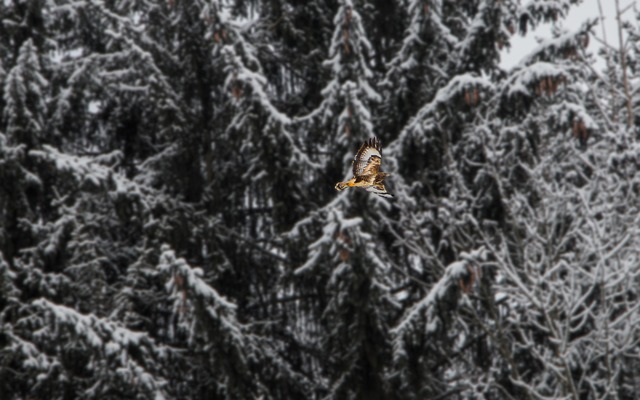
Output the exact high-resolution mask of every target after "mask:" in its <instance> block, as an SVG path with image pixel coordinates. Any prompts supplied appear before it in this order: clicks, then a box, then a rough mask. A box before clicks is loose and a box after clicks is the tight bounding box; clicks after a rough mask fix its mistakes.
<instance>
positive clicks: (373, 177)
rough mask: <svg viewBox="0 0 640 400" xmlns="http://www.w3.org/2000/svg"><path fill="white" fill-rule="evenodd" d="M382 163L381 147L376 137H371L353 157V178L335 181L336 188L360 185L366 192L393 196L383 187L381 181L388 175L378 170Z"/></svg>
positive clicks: (342, 188) (341, 188)
mask: <svg viewBox="0 0 640 400" xmlns="http://www.w3.org/2000/svg"><path fill="white" fill-rule="evenodd" d="M381 163H382V149H381V147H380V141H379V140H378V138H371V139H369V140H368V141H366V142H364V143H363V144H362V146H360V150H358V152H357V153H356V156H355V158H354V159H353V178H351V179H349V180H348V181H346V182H338V183H336V190H344V189H346V188H347V187H353V186H355V187H361V188H363V189H364V190H366V191H367V192H371V193H375V194H377V195H378V196H382V197H393V195H391V194H390V193H389V192H387V189H385V187H384V184H383V183H382V181H383V180H384V178H385V177H386V176H387V175H389V174H388V173H386V172H382V171H380V164H381Z"/></svg>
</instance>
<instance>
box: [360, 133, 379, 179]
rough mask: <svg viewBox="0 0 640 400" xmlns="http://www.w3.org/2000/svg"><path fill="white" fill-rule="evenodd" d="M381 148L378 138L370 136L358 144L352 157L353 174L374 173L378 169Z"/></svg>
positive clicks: (364, 174)
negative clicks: (358, 146)
mask: <svg viewBox="0 0 640 400" xmlns="http://www.w3.org/2000/svg"><path fill="white" fill-rule="evenodd" d="M381 161H382V149H381V148H380V141H379V140H378V138H371V139H369V140H367V141H366V142H364V143H363V144H362V146H360V150H358V152H357V153H356V156H355V158H354V159H353V176H355V177H356V178H358V177H361V176H367V175H375V174H377V173H378V170H379V169H380V163H381Z"/></svg>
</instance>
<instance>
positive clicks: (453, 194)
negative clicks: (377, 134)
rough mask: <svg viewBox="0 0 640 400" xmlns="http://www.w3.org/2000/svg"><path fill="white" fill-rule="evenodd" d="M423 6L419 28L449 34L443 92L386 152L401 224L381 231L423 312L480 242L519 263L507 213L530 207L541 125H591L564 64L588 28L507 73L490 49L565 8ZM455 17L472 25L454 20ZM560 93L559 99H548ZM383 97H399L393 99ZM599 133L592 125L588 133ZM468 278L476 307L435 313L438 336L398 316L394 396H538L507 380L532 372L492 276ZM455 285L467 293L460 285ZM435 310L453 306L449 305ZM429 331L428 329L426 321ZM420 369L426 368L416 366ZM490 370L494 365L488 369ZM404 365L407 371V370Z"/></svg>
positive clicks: (574, 71) (392, 222)
mask: <svg viewBox="0 0 640 400" xmlns="http://www.w3.org/2000/svg"><path fill="white" fill-rule="evenodd" d="M429 3H430V6H437V7H428V8H427V9H425V8H424V7H422V8H421V9H420V12H422V13H423V14H425V13H426V12H430V11H434V10H435V11H434V15H433V16H432V17H423V16H420V17H419V18H414V21H416V20H419V21H424V18H430V19H428V20H429V21H431V22H430V24H428V25H427V26H428V27H430V30H428V32H429V33H430V34H431V35H434V34H435V35H441V36H442V37H446V38H447V40H448V41H449V42H450V43H451V47H450V50H449V51H447V54H446V56H443V57H440V58H435V59H434V60H433V61H432V63H433V64H435V65H434V66H431V67H430V68H429V69H431V70H433V71H436V72H437V73H438V79H440V80H441V81H442V82H443V83H442V84H440V85H434V86H435V87H434V90H433V92H432V93H433V94H432V97H430V98H429V97H426V98H425V99H424V100H423V101H422V103H421V104H424V105H423V106H422V108H421V109H419V110H418V111H417V112H416V114H415V115H414V117H413V119H412V120H410V121H409V123H408V124H407V125H406V126H405V128H404V129H403V130H402V131H401V133H400V137H399V139H398V141H396V142H394V143H392V144H391V146H390V149H389V151H388V152H387V154H388V155H391V157H387V159H389V158H391V161H392V162H393V163H394V164H396V163H397V168H398V169H399V171H401V173H400V174H399V175H400V177H397V178H396V179H397V180H398V182H400V184H399V185H398V186H399V188H398V194H399V196H398V197H399V199H398V202H399V203H405V204H403V205H401V206H400V210H401V213H402V214H401V215H402V216H401V218H400V220H399V221H398V219H397V218H393V219H389V220H388V221H387V222H388V226H389V227H390V229H392V231H393V232H394V234H395V236H396V237H397V238H398V239H399V240H401V243H402V244H401V247H402V248H406V249H407V251H406V257H407V260H406V261H405V265H407V266H409V265H416V267H414V269H409V268H408V267H406V266H403V267H404V268H407V271H408V274H415V275H416V278H419V279H420V280H421V281H422V282H424V283H426V285H418V284H415V283H413V282H411V281H409V290H408V294H409V296H408V299H409V300H412V301H418V304H419V300H417V299H421V298H422V299H425V298H426V297H424V296H425V295H424V294H422V292H423V290H424V287H423V286H426V287H427V288H428V287H430V286H431V285H432V284H433V283H432V282H434V281H440V280H442V279H443V276H442V274H443V272H444V271H445V270H446V269H445V266H446V265H447V264H451V263H453V262H455V261H456V260H459V259H460V257H461V254H462V252H469V251H471V250H474V249H478V248H479V247H480V246H485V245H486V243H484V242H485V240H490V241H495V242H498V243H502V244H504V245H505V246H506V247H507V248H510V249H511V251H512V252H513V253H512V256H513V257H516V256H517V255H518V252H519V250H518V249H517V243H515V242H514V240H515V238H516V237H517V236H516V235H520V234H521V228H520V227H519V223H518V218H517V214H514V213H512V212H511V210H510V209H509V207H506V206H505V205H506V204H508V203H509V201H510V199H511V198H512V196H513V195H514V194H515V193H517V192H518V191H521V193H526V194H527V195H528V196H530V197H529V199H530V201H532V202H535V201H536V198H535V187H536V186H535V184H532V182H531V181H529V180H528V178H527V173H526V171H527V170H528V169H530V168H533V167H534V165H535V164H536V163H537V161H538V159H537V157H538V156H539V153H538V152H537V151H538V150H539V149H538V147H537V146H536V143H538V142H536V140H538V139H540V137H539V136H538V134H539V133H540V131H541V128H543V127H544V128H545V129H547V130H549V129H555V130H556V131H560V130H563V131H564V132H570V129H571V127H572V126H573V120H574V119H573V117H574V116H575V117H576V118H582V120H583V121H584V123H585V125H587V126H589V123H590V121H591V119H590V118H589V115H588V113H587V111H586V107H585V104H584V101H583V100H584V94H583V92H581V90H580V89H581V82H582V81H583V79H585V73H584V71H583V70H582V69H581V68H580V66H579V65H577V64H576V60H577V58H572V57H571V54H572V53H571V51H572V50H573V51H574V52H576V51H578V50H579V49H580V48H581V47H582V43H583V39H584V37H585V34H586V33H587V32H588V29H589V25H586V26H584V27H583V28H581V29H579V30H578V31H576V32H571V33H567V34H564V35H558V37H557V38H555V39H554V40H552V41H550V42H549V43H542V44H541V45H540V47H539V48H537V49H534V51H533V54H532V56H531V57H529V58H527V59H525V60H523V63H522V64H521V65H520V66H519V67H518V68H515V69H514V70H512V71H509V72H508V73H507V74H504V73H503V72H502V71H501V70H500V68H499V67H498V65H497V61H498V58H497V54H498V53H497V50H498V49H499V48H500V47H501V46H503V45H506V44H508V41H507V40H508V37H509V35H510V34H511V33H513V31H514V30H515V29H514V24H515V23H516V22H517V21H519V22H520V24H521V26H520V28H521V29H523V28H526V26H528V24H529V23H536V22H538V21H541V20H544V19H549V20H554V19H556V18H561V17H562V16H563V15H564V14H565V13H566V11H567V4H566V3H563V2H545V4H544V7H538V5H535V4H533V3H529V4H527V5H526V6H525V7H520V6H519V5H518V4H517V3H515V2H478V4H477V7H472V8H465V7H458V8H449V6H448V5H447V4H445V3H443V4H441V5H438V4H435V3H434V2H429ZM414 12H415V11H414ZM458 13H462V14H463V15H465V14H466V15H467V17H466V18H464V19H463V18H459V17H456V15H459V14H458ZM426 15H427V16H430V14H426ZM450 18H451V19H450ZM461 20H464V21H468V25H466V26H460V25H459V23H458V22H454V21H461ZM421 29H424V23H423V24H421V25H420V24H419V25H417V26H415V27H412V28H410V29H409V30H408V34H407V36H408V39H407V41H405V44H406V43H409V42H411V38H412V37H413V35H416V34H418V33H419V32H421ZM432 41H433V40H432ZM417 43H421V42H417ZM482 49H484V50H482ZM414 52H415V50H414ZM400 54H402V52H401V53H400ZM403 59H406V60H410V59H411V58H410V57H407V56H404V58H403ZM399 65H404V64H399ZM408 65H412V64H408ZM418 65H422V64H418ZM414 67H416V68H417V66H414ZM563 77H564V78H565V79H566V80H567V90H566V91H563V92H562V93H560V92H559V89H558V85H559V84H560V83H561V82H562V78H563ZM391 78H393V75H392V76H390V77H389V79H391ZM416 87H418V86H416ZM556 92H558V96H555V97H554V95H555V94H556ZM520 96H521V97H520ZM390 98H391V99H393V98H394V95H393V94H390ZM507 99H509V100H507ZM550 109H551V110H553V112H552V113H551V115H552V118H549V114H548V111H549V110H550ZM523 117H524V118H523ZM552 126H553V128H551V127H552ZM594 126H595V125H594V124H593V123H592V125H591V126H590V127H592V128H593V127H594ZM540 140H542V139H540ZM564 140H565V141H566V143H567V145H569V146H571V145H572V144H574V141H573V140H572V138H571V135H567V136H564ZM420 174H422V176H420ZM488 238H490V239H488ZM520 259H521V258H520ZM411 260H413V264H412V263H411V262H410V261H411ZM486 265H487V266H488V265H494V266H495V264H492V263H491V264H486ZM427 266H428V268H427ZM470 272H471V271H470ZM416 273H417V274H416ZM418 274H419V275H418ZM470 275H471V276H473V275H480V276H481V277H482V279H481V280H480V282H481V284H480V286H479V288H478V291H479V293H478V295H479V297H478V298H477V299H478V301H477V302H476V301H474V302H471V303H463V304H465V307H463V308H461V309H460V310H459V312H456V313H451V314H449V315H446V317H444V319H442V318H443V317H442V316H441V317H440V318H441V321H443V322H442V323H439V324H438V325H437V326H438V329H435V328H434V329H429V328H428V329H426V330H424V329H421V328H420V327H421V325H420V323H418V324H417V325H407V323H406V322H407V321H406V320H407V318H417V320H420V318H424V317H425V316H424V314H420V313H417V314H413V313H405V314H404V316H403V317H402V319H401V320H400V323H399V325H398V327H403V329H398V330H397V331H396V332H397V334H398V335H401V336H400V338H402V337H403V336H404V337H405V338H408V339H410V340H407V341H404V343H405V344H406V345H404V346H400V347H398V346H396V347H395V348H394V350H395V351H396V354H395V355H396V359H397V360H398V362H399V363H401V364H399V365H398V368H401V369H400V371H399V374H398V375H397V377H398V379H399V384H400V386H401V388H402V389H403V390H407V392H406V393H407V395H409V396H415V395H416V394H417V393H423V395H424V394H425V393H426V394H428V395H430V396H433V395H439V394H443V393H447V391H448V390H453V391H454V392H455V393H458V392H460V393H461V394H460V395H461V396H464V393H465V392H466V391H467V390H469V391H470V392H472V393H478V392H480V393H484V394H485V395H486V396H497V395H501V394H503V393H507V395H509V394H510V395H511V396H515V397H519V398H520V397H522V396H527V395H532V396H533V394H528V393H527V391H526V390H522V387H520V386H518V385H516V384H514V383H513V382H514V381H520V378H521V376H523V375H521V374H526V373H528V372H529V371H528V369H527V368H520V367H518V366H516V364H514V360H516V357H515V356H514V347H513V346H515V342H514V341H512V340H511V338H510V336H509V335H510V333H509V332H508V329H507V328H505V327H503V326H500V314H499V312H497V310H498V307H497V305H498V300H499V299H498V298H496V297H495V296H494V294H493V289H492V288H491V285H492V282H494V280H493V279H492V276H493V273H492V272H491V269H490V268H489V269H487V268H486V267H482V268H480V269H479V271H473V272H472V273H470ZM445 276H446V275H445ZM460 284H461V286H462V287H463V288H465V289H468V287H467V283H465V282H461V283H460ZM454 300H455V298H454ZM499 301H504V300H503V299H500V300H499ZM447 304H448V305H447ZM454 304H455V302H454ZM469 306H470V307H469ZM440 307H441V309H446V308H447V307H449V308H451V307H452V306H451V299H449V300H448V301H447V302H444V303H443V305H441V306H440ZM420 321H424V320H420ZM424 322H425V323H426V324H427V326H428V322H429V321H428V319H427V321H424ZM423 326H424V325H423ZM496 326H497V327H498V329H497V330H496V329H495V328H496ZM461 332H464V334H463V335H462V336H461ZM489 333H491V335H489ZM421 338H422V339H421ZM398 343H402V342H398ZM409 344H412V345H414V346H415V347H410V346H409ZM427 349H428V350H427ZM423 352H427V353H429V354H430V356H429V357H428V358H424V359H420V358H419V356H418V357H416V359H412V356H411V355H412V354H416V353H423ZM418 360H419V362H420V364H417V365H422V367H421V368H416V367H415V365H416V364H411V362H412V361H414V362H418ZM464 360H473V361H472V363H473V365H474V367H473V368H471V369H469V368H467V367H466V365H465V364H466V363H465V361H464ZM467 362H469V361H467ZM493 362H495V363H496V364H493V365H494V366H493V367H491V366H492V363H493ZM410 365H413V366H414V367H413V368H411V367H408V368H407V366H410ZM489 367H491V368H493V371H496V373H495V374H492V375H489V378H488V380H487V375H486V373H485V371H486V369H485V368H489ZM529 367H532V366H529ZM533 368H535V367H533ZM445 377H446V378H445ZM444 382H449V383H444ZM443 383H444V384H443ZM454 385H459V386H454ZM452 386H453V387H455V389H453V388H452Z"/></svg>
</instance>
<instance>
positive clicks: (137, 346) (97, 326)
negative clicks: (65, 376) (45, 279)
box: [23, 298, 166, 399]
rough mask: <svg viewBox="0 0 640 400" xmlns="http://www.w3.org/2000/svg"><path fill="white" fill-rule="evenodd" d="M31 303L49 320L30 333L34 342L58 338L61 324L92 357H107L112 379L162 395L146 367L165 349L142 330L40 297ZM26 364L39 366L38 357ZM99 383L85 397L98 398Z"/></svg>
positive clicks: (160, 382) (160, 381) (158, 382)
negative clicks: (83, 312)
mask: <svg viewBox="0 0 640 400" xmlns="http://www.w3.org/2000/svg"><path fill="white" fill-rule="evenodd" d="M31 305H32V306H33V308H34V309H35V310H36V312H37V313H42V314H45V315H46V316H48V318H49V321H50V322H49V323H45V324H42V326H41V327H40V328H39V329H37V330H35V331H34V332H33V337H34V338H35V339H36V342H37V341H41V340H42V341H45V342H46V341H47V340H55V341H60V335H61V334H60V332H61V331H60V328H61V327H62V328H64V329H66V330H67V331H68V332H70V333H71V334H72V337H76V338H77V339H78V340H79V341H80V342H82V343H83V344H84V345H86V346H88V347H89V348H91V349H92V350H93V354H94V358H95V359H96V360H101V361H104V360H105V359H106V360H107V363H108V364H109V366H108V367H107V369H108V370H110V371H112V373H113V374H114V375H113V377H112V378H115V379H117V380H118V381H121V382H122V381H124V382H126V383H128V384H130V385H131V386H134V387H139V388H141V389H143V390H144V391H145V392H147V393H149V394H153V398H155V399H164V398H165V395H164V393H163V389H162V388H163V386H164V385H165V384H166V382H165V381H164V379H162V378H159V377H158V376H156V375H154V373H153V372H152V371H149V370H148V366H149V365H151V364H152V363H153V359H154V358H156V357H159V358H161V357H164V355H165V351H164V349H162V348H159V347H158V346H157V345H156V343H155V342H154V341H153V339H151V338H150V337H149V336H148V335H147V334H146V333H144V332H135V331H132V330H129V329H127V328H125V327H124V326H122V325H120V324H119V323H117V322H114V321H110V320H108V319H105V318H99V317H96V316H95V315H93V314H89V315H85V314H81V313H79V312H77V311H76V310H74V309H72V308H69V307H66V306H63V305H58V304H54V303H52V302H50V301H49V300H47V299H44V298H41V299H38V300H35V301H34V302H33V303H31ZM32 318H33V317H32ZM70 340H73V339H70ZM23 347H24V346H23ZM26 363H27V364H32V365H40V363H39V361H38V360H33V362H32V361H30V360H29V359H27V361H26ZM100 364H102V362H96V363H95V364H92V365H93V366H94V367H95V368H99V365H100ZM114 367H115V368H114ZM103 383H104V384H105V387H104V388H105V389H106V388H108V387H109V386H110V384H108V383H107V382H103ZM101 386H102V385H101V384H100V382H99V383H98V384H96V385H94V386H92V387H91V388H90V389H89V390H88V391H87V392H86V393H85V394H87V395H88V396H89V397H93V396H98V397H99V396H100V387H101Z"/></svg>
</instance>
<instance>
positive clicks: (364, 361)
mask: <svg viewBox="0 0 640 400" xmlns="http://www.w3.org/2000/svg"><path fill="white" fill-rule="evenodd" d="M361 6H362V4H360V3H357V2H351V1H342V2H340V3H339V5H338V9H337V11H336V14H335V15H336V16H335V18H334V20H333V21H334V33H333V35H332V37H331V44H330V46H329V55H328V60H327V61H325V63H324V64H325V65H326V66H327V67H328V68H330V77H329V82H328V83H327V85H326V87H325V88H324V89H323V91H322V95H323V99H322V101H321V103H320V104H319V105H318V107H317V108H316V109H315V110H313V111H312V112H311V113H310V114H309V115H308V116H306V117H305V118H304V119H302V120H301V122H302V123H303V124H304V123H306V122H307V121H309V120H310V121H318V122H319V125H320V126H321V127H322V128H323V129H325V130H326V131H327V132H328V133H325V136H324V139H323V141H322V142H323V143H326V145H327V149H329V150H330V152H329V153H328V155H327V157H326V158H325V160H326V161H325V162H324V165H327V166H330V168H329V169H328V170H335V171H336V173H335V174H334V175H333V176H334V181H333V182H325V183H324V184H325V185H331V186H329V187H332V186H333V184H335V177H336V176H337V177H339V178H343V177H344V175H345V174H346V173H351V171H350V169H351V166H350V161H351V160H352V159H353V155H354V152H355V151H356V150H357V146H359V145H360V144H361V143H362V141H364V140H366V139H368V138H370V137H373V136H377V135H378V136H379V134H377V133H376V132H375V129H374V126H373V117H372V111H371V105H372V104H373V103H375V102H377V101H379V100H380V96H379V95H378V94H377V92H376V91H375V89H374V85H373V81H374V78H375V76H374V72H373V71H372V69H371V62H370V59H371V56H372V55H373V54H372V52H373V49H372V47H371V44H370V43H369V41H368V39H367V36H366V33H365V30H364V26H363V21H362V17H361V14H360V7H361ZM305 120H306V121H305ZM336 174H337V175H336ZM322 182H323V180H321V181H319V183H322ZM384 201H386V200H383V199H381V198H378V197H375V198H372V197H368V196H366V193H359V192H355V191H346V192H343V193H340V194H339V195H337V197H336V198H335V199H334V200H332V201H329V202H328V203H327V204H326V205H325V206H323V207H322V208H321V209H319V210H317V211H315V212H314V213H313V214H312V215H311V216H309V217H307V218H305V219H304V220H301V221H300V222H299V223H298V224H296V226H295V228H294V229H293V230H292V231H291V232H290V233H289V234H288V236H289V238H291V239H292V240H294V241H295V242H298V241H300V240H301V239H302V238H308V239H307V240H312V241H313V242H312V243H311V244H310V245H309V252H308V256H307V257H308V258H307V260H306V261H305V262H304V263H302V264H301V266H300V267H299V268H297V269H296V270H295V275H296V278H295V280H294V288H296V290H297V291H299V292H300V293H301V294H309V295H312V294H314V295H320V296H322V300H321V301H320V302H317V301H316V300H314V299H312V300H311V304H314V305H315V306H316V307H318V306H320V307H322V308H319V309H315V310H314V309H311V310H309V311H307V310H305V308H304V307H302V309H301V310H298V312H297V315H295V318H296V320H297V321H299V322H297V323H296V325H299V326H304V325H302V324H303V323H304V321H306V320H309V321H310V322H311V321H312V322H311V323H312V325H311V326H312V328H311V332H312V334H311V335H310V334H309V333H306V332H305V331H304V330H299V329H296V330H295V331H294V334H295V337H296V338H297V339H298V340H300V341H301V342H302V343H304V344H305V346H309V347H312V348H315V349H316V352H317V353H318V354H322V356H320V357H317V358H316V360H315V361H314V364H317V365H318V370H316V371H315V374H318V372H320V375H316V376H318V378H317V379H316V380H317V381H318V382H321V383H322V384H321V385H318V387H317V390H318V391H319V393H326V395H327V396H329V397H330V398H391V397H392V396H393V392H392V391H391V387H390V385H389V384H388V381H387V379H386V373H387V371H388V367H389V360H390V357H389V354H390V353H389V350H390V348H389V347H388V343H389V341H388V324H389V321H390V317H391V315H393V313H394V312H395V303H394V300H393V298H392V296H391V294H390V292H389V291H390V287H391V286H392V285H391V282H392V274H390V270H389V261H388V260H389V258H390V257H389V255H388V254H387V249H386V248H385V246H383V245H382V246H379V243H380V242H379V240H378V239H377V236H378V234H379V231H378V229H379V226H377V225H376V224H375V223H373V222H372V219H373V216H374V214H375V212H374V211H369V209H368V207H365V206H364V205H365V204H366V203H373V204H375V205H373V206H372V209H373V210H375V209H378V206H381V207H384V203H383V202H384ZM379 203H382V204H379ZM318 285H320V288H318ZM304 299H305V300H306V298H304ZM303 301H304V300H303ZM320 378H322V380H321V379H320ZM324 379H326V383H325V382H324Z"/></svg>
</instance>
